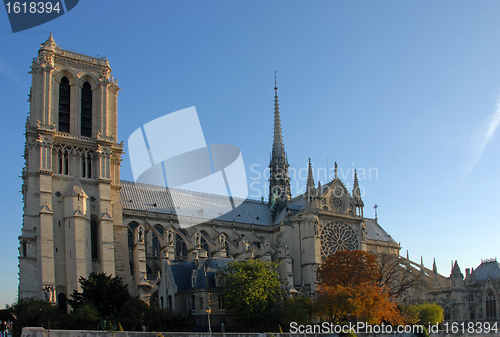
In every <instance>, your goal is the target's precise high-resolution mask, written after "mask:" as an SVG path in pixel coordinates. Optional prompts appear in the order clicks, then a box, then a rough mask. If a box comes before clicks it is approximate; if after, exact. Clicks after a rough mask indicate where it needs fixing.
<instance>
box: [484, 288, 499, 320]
mask: <svg viewBox="0 0 500 337" xmlns="http://www.w3.org/2000/svg"><path fill="white" fill-rule="evenodd" d="M495 317H497V301H496V298H495V294H494V293H493V291H491V290H488V291H487V292H486V318H495Z"/></svg>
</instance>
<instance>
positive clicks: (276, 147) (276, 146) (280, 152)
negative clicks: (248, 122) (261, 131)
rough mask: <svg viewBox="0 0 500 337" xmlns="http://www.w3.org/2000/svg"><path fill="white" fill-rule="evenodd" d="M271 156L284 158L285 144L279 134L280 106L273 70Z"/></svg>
mask: <svg viewBox="0 0 500 337" xmlns="http://www.w3.org/2000/svg"><path fill="white" fill-rule="evenodd" d="M272 157H276V158H279V159H282V160H286V158H285V146H284V145H283V136H282V134H281V119H280V107H279V103H278V87H277V84H276V72H274V139H273V152H272Z"/></svg>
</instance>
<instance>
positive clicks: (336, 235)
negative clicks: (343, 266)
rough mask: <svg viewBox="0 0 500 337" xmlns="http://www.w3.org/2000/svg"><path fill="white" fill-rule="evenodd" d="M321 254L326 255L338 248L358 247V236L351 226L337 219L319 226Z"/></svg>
mask: <svg viewBox="0 0 500 337" xmlns="http://www.w3.org/2000/svg"><path fill="white" fill-rule="evenodd" d="M320 240H321V255H322V256H323V257H328V256H331V255H333V254H335V252H336V251H340V250H356V249H358V236H357V235H356V232H355V231H354V229H352V228H351V226H349V225H347V224H345V223H343V222H338V221H333V222H329V223H327V224H326V225H324V226H323V228H321V239H320Z"/></svg>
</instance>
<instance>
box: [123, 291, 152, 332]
mask: <svg viewBox="0 0 500 337" xmlns="http://www.w3.org/2000/svg"><path fill="white" fill-rule="evenodd" d="M148 311H149V306H148V305H147V304H146V303H145V302H144V301H141V300H140V299H138V298H132V299H130V300H128V301H127V302H125V303H124V304H123V306H122V308H121V310H120V312H119V313H118V318H119V320H120V323H121V324H122V327H123V328H124V329H125V330H140V331H142V326H143V325H145V324H144V319H145V316H146V315H147V313H148Z"/></svg>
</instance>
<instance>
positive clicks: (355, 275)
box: [314, 250, 401, 324]
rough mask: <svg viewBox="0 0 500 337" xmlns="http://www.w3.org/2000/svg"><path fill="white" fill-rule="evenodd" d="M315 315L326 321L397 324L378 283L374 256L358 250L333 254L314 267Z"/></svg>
mask: <svg viewBox="0 0 500 337" xmlns="http://www.w3.org/2000/svg"><path fill="white" fill-rule="evenodd" d="M318 280H319V282H318V291H317V297H316V301H315V303H314V311H315V313H316V314H317V315H318V316H320V317H322V318H323V319H324V320H327V321H330V322H336V323H340V322H347V321H363V322H366V323H369V324H380V323H382V322H388V323H391V324H399V323H401V316H400V315H399V311H398V309H397V307H396V304H395V303H394V302H393V301H392V300H391V297H390V295H389V292H388V291H387V289H386V287H384V285H382V284H380V282H379V280H380V270H379V265H378V263H377V259H376V257H375V256H374V255H372V254H370V253H368V252H363V251H359V250H354V251H349V250H343V251H337V252H336V253H335V254H334V255H333V256H330V257H329V258H327V259H326V260H324V261H323V263H322V264H321V266H320V267H319V268H318Z"/></svg>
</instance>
